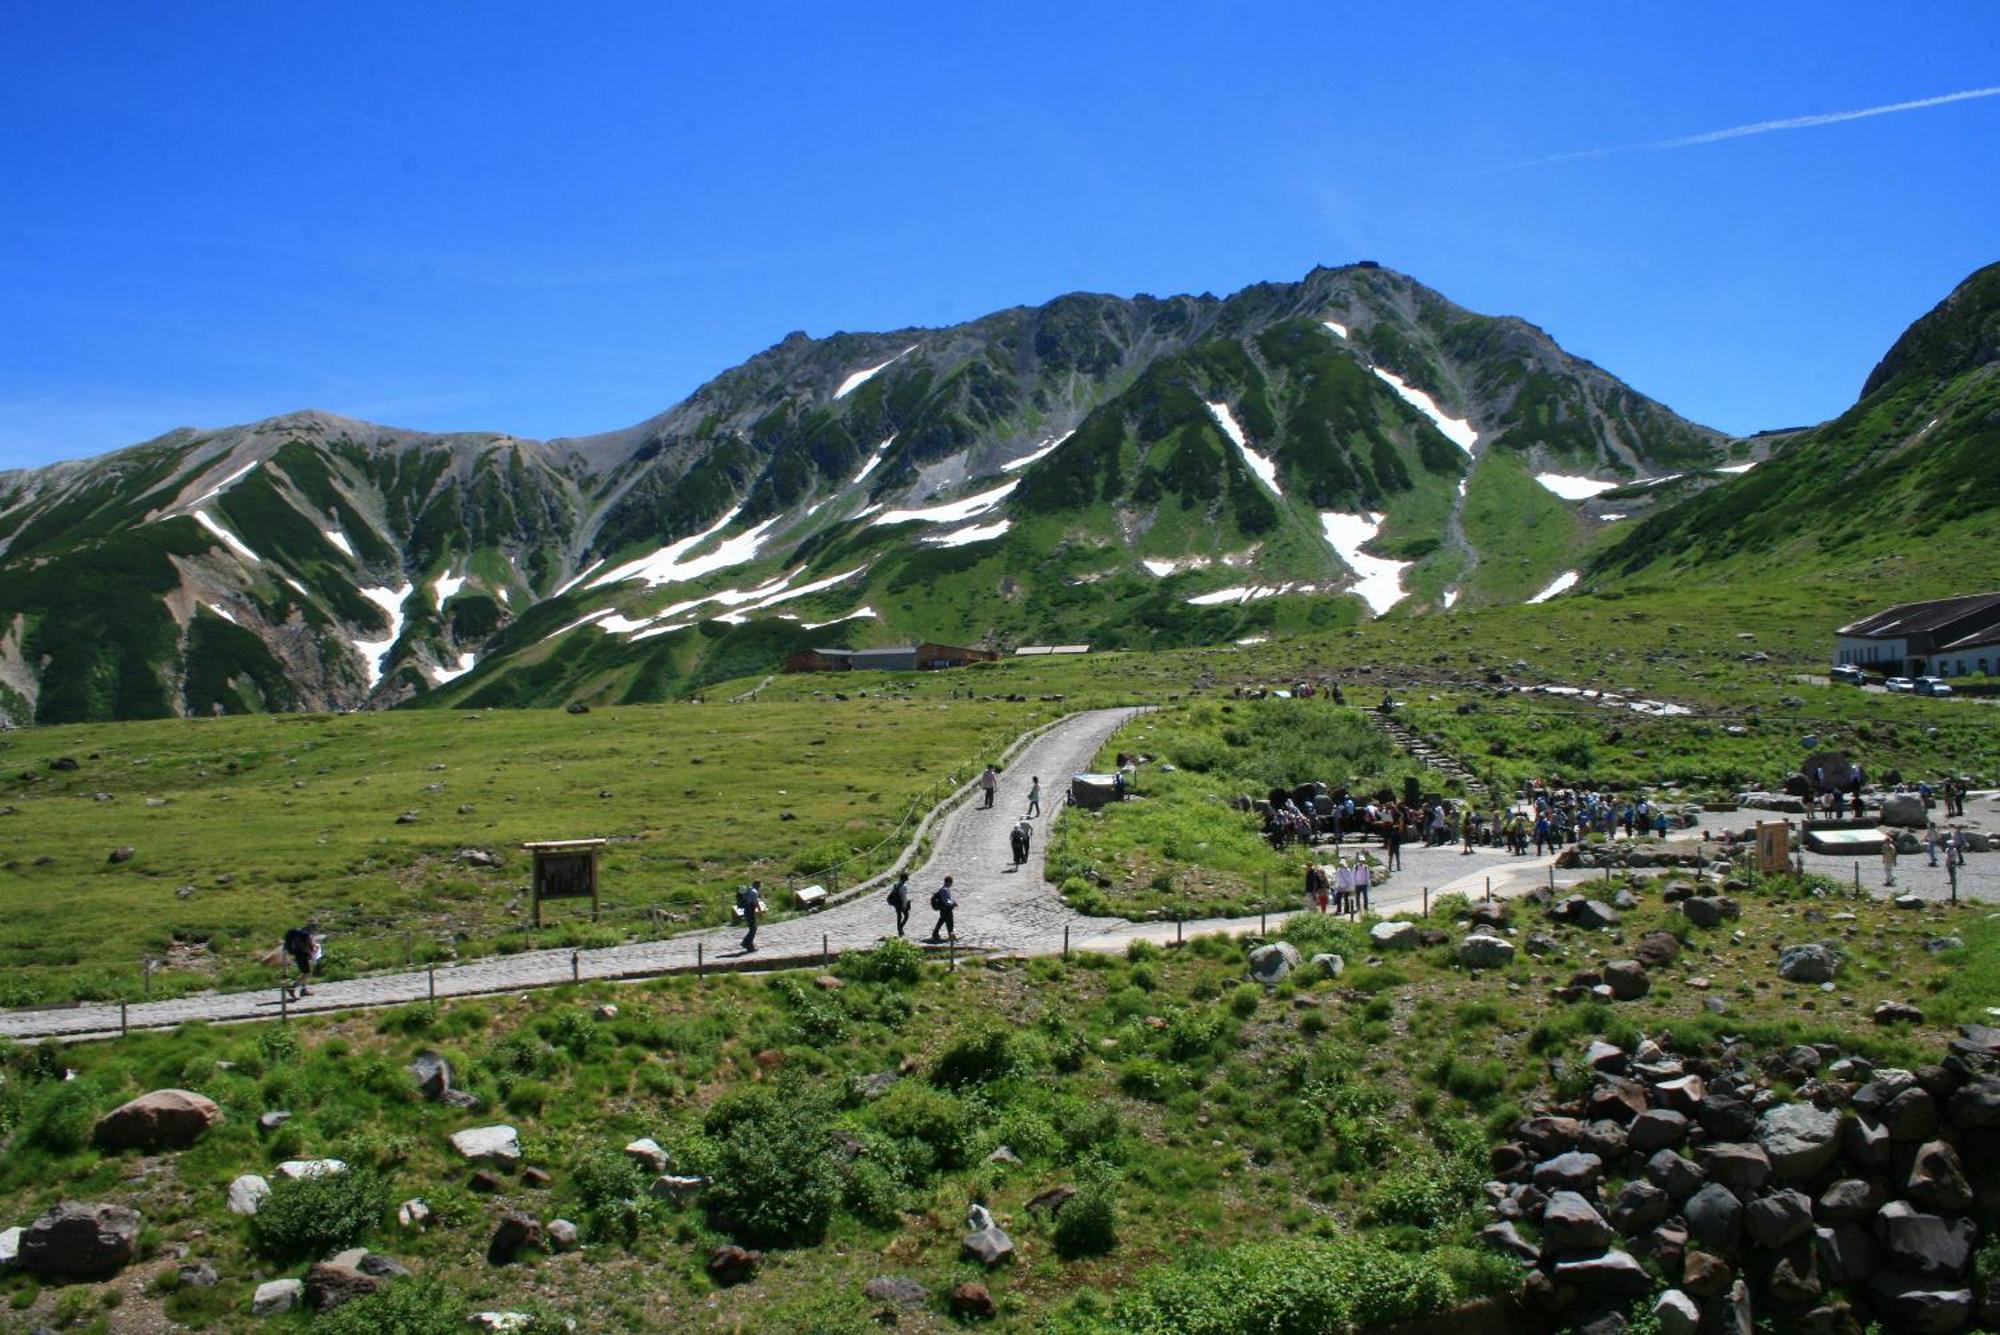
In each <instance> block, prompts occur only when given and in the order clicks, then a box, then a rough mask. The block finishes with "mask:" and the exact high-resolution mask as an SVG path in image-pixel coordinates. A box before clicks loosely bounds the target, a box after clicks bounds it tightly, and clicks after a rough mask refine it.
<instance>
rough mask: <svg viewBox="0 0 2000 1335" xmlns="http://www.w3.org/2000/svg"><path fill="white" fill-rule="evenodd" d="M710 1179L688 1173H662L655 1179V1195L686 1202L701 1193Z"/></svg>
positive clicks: (677, 1202)
mask: <svg viewBox="0 0 2000 1335" xmlns="http://www.w3.org/2000/svg"><path fill="white" fill-rule="evenodd" d="M707 1185H708V1179H707V1178H705V1177H697V1176H694V1175H692V1174H686V1173H662V1174H660V1176H658V1177H656V1178H654V1179H653V1195H655V1196H657V1197H658V1198H660V1199H661V1200H665V1201H673V1202H674V1203H675V1204H677V1205H679V1204H685V1203H687V1202H688V1201H691V1200H694V1199H695V1198H697V1197H698V1196H700V1195H701V1192H702V1188H704V1187H706V1186H707Z"/></svg>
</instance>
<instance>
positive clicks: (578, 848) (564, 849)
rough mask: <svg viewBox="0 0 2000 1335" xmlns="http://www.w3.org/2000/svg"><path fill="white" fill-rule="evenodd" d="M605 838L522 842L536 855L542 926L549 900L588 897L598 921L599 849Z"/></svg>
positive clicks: (537, 914)
mask: <svg viewBox="0 0 2000 1335" xmlns="http://www.w3.org/2000/svg"><path fill="white" fill-rule="evenodd" d="M604 842H605V841H604V840H602V839H548V840H543V841H540V842H538V843H530V844H522V845H521V847H523V848H525V849H527V850H528V851H529V852H530V853H533V854H534V855H535V880H534V914H535V926H537V927H540V926H541V925H542V901H543V900H545V899H588V900H589V901H590V920H591V921H592V922H596V921H597V913H598V899H597V850H598V849H600V848H602V847H604Z"/></svg>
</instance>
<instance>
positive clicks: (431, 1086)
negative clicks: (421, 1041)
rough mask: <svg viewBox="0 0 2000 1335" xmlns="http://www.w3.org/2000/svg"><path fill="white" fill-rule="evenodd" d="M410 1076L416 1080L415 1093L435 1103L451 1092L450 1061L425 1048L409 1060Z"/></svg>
mask: <svg viewBox="0 0 2000 1335" xmlns="http://www.w3.org/2000/svg"><path fill="white" fill-rule="evenodd" d="M410 1078H411V1079H412V1080H414V1081H416V1082H417V1093H419V1094H421V1095H423V1096H424V1097H425V1098H427V1099H429V1100H431V1101H432V1102H433V1103H435V1102H437V1101H438V1100H439V1099H442V1098H443V1097H444V1096H445V1095H446V1094H448V1093H450V1092H451V1063H450V1062H448V1061H446V1060H445V1059H444V1057H443V1055H442V1054H440V1053H436V1052H432V1051H431V1050H430V1049H428V1048H426V1049H425V1050H424V1051H422V1052H419V1053H418V1054H417V1055H416V1057H415V1058H413V1059H412V1060H411V1062H410Z"/></svg>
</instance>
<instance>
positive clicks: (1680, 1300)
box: [1653, 1289, 1701, 1335]
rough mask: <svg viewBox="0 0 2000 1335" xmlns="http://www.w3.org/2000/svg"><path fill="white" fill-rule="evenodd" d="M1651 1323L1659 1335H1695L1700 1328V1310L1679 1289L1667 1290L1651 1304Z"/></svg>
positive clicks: (1692, 1300)
mask: <svg viewBox="0 0 2000 1335" xmlns="http://www.w3.org/2000/svg"><path fill="white" fill-rule="evenodd" d="M1653 1321H1654V1322H1655V1324H1657V1325H1658V1326H1659V1328H1660V1335H1695V1331H1696V1330H1698V1329H1700V1327H1701V1309H1700V1308H1699V1307H1696V1306H1695V1302H1694V1299H1692V1298H1690V1297H1688V1296H1687V1295H1686V1294H1685V1293H1682V1292H1681V1291H1680V1290H1679V1289H1668V1290H1667V1291H1666V1292H1665V1293H1663V1294H1661V1295H1660V1296H1659V1298H1658V1300H1657V1301H1655V1302H1654V1303H1653Z"/></svg>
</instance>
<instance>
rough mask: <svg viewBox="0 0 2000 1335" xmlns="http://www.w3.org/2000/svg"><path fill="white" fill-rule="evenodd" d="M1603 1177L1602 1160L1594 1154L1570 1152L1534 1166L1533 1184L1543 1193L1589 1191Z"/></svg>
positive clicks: (1578, 1151) (1579, 1151)
mask: <svg viewBox="0 0 2000 1335" xmlns="http://www.w3.org/2000/svg"><path fill="white" fill-rule="evenodd" d="M1603 1176H1604V1160H1602V1159H1600V1158H1598V1157H1597V1156H1596V1155H1595V1154H1586V1153H1584V1152H1583V1151H1581V1150H1571V1151H1570V1152H1569V1153H1568V1154H1558V1155H1557V1156H1556V1157H1555V1158H1553V1159H1544V1160H1542V1162H1540V1163H1538V1164H1536V1165H1535V1172H1534V1182H1535V1185H1536V1186H1538V1187H1540V1188H1541V1189H1542V1190H1543V1191H1550V1192H1559V1191H1577V1192H1583V1191H1591V1190H1593V1189H1595V1187H1596V1186H1597V1180H1598V1179H1599V1178H1601V1177H1603Z"/></svg>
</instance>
